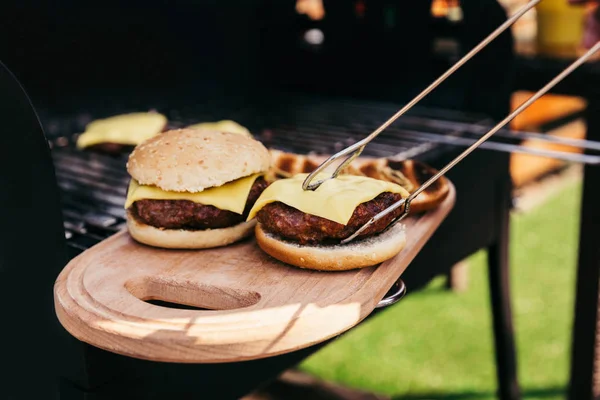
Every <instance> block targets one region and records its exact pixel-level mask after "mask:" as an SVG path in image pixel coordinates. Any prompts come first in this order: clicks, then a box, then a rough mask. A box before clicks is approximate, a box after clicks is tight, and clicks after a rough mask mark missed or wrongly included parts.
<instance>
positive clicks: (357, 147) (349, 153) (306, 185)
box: [302, 0, 600, 244]
mask: <svg viewBox="0 0 600 400" xmlns="http://www.w3.org/2000/svg"><path fill="white" fill-rule="evenodd" d="M539 2H540V0H534V1H531V2H529V3H528V4H526V5H525V6H524V7H522V8H521V9H520V10H519V11H518V12H517V13H515V14H514V15H513V16H512V17H511V18H509V19H508V20H507V21H506V22H505V23H504V24H503V25H501V26H500V27H499V28H498V29H496V30H495V31H494V32H492V33H491V34H490V35H489V36H488V37H487V38H485V39H484V40H483V41H482V42H481V43H479V44H478V45H477V46H476V47H475V48H473V50H471V51H470V52H469V53H468V54H467V55H465V56H464V57H463V58H462V59H461V60H459V61H458V62H457V63H456V64H454V65H453V66H452V67H451V68H450V69H449V70H448V71H446V72H445V73H444V74H443V75H442V76H440V77H439V78H438V79H437V80H436V81H435V82H433V83H432V84H431V85H430V86H429V87H427V88H426V89H425V90H424V91H423V92H421V93H420V94H419V95H418V96H417V97H415V98H414V99H413V100H412V101H411V102H410V103H408V104H407V105H406V106H404V107H403V108H402V109H401V110H400V111H398V112H397V113H396V114H395V115H393V116H392V117H391V118H390V119H389V120H387V121H386V122H385V123H384V124H382V125H381V126H380V127H379V128H377V129H376V130H375V131H374V132H373V133H371V134H370V135H369V136H367V137H366V138H364V139H363V140H361V141H359V142H357V143H355V144H353V145H351V146H349V147H347V148H345V149H344V150H342V151H340V152H338V153H336V154H334V155H333V156H331V157H329V158H328V159H327V160H325V161H324V162H323V163H322V164H321V165H320V166H319V167H317V168H316V169H315V170H314V171H313V172H312V173H311V174H309V175H308V176H307V177H306V179H305V180H304V182H303V184H302V188H303V189H304V190H316V189H317V188H318V187H319V186H320V185H321V184H322V183H323V182H325V181H327V180H329V179H335V178H336V177H337V176H338V175H339V174H340V172H341V171H342V170H343V169H344V168H345V167H347V166H348V165H349V164H350V163H351V162H352V161H353V160H354V159H355V158H356V157H358V156H359V155H360V154H361V153H362V151H363V150H364V148H365V147H366V145H367V144H369V142H371V140H373V139H374V138H375V137H377V135H379V133H381V132H382V131H383V130H384V129H385V128H387V127H388V126H389V125H390V124H391V123H392V122H394V121H395V120H396V119H397V118H398V117H400V116H401V115H403V114H404V113H406V112H407V111H408V110H410V109H411V108H412V107H413V106H414V105H415V104H416V103H418V102H419V101H420V100H421V99H423V98H424V97H425V96H427V94H429V93H430V92H431V91H432V90H433V89H435V88H436V87H437V86H438V85H439V84H440V83H441V82H443V81H444V80H445V79H446V78H448V77H449V76H450V75H451V74H452V73H454V72H455V71H456V70H457V69H458V68H460V67H461V66H462V65H463V64H464V63H465V62H467V61H468V60H469V59H470V58H471V57H473V56H474V55H475V54H477V53H478V52H479V51H480V50H481V49H482V48H484V47H485V46H486V45H487V44H489V43H490V42H491V41H492V40H494V39H495V38H496V37H497V36H498V35H500V34H501V33H502V32H503V31H504V30H506V29H507V28H508V27H509V26H511V25H512V24H513V23H514V22H515V21H516V20H517V19H518V18H519V17H521V16H522V15H523V14H525V13H526V12H527V11H528V10H529V9H531V8H532V7H533V6H535V5H536V4H537V3H539ZM598 50H600V42H598V43H596V44H595V45H594V46H593V47H592V48H590V49H589V50H588V51H587V52H586V53H585V54H584V55H582V56H581V57H580V58H578V59H577V60H576V61H574V62H573V63H572V64H571V65H569V66H568V67H567V68H565V69H564V70H563V71H562V72H561V73H560V74H558V75H557V76H556V77H554V79H552V80H551V81H550V82H548V83H547V84H546V85H545V86H544V87H543V88H542V89H540V90H539V91H538V92H536V93H535V94H534V95H532V96H531V97H530V98H529V99H527V100H526V101H525V102H523V103H522V104H521V105H520V106H519V107H518V108H517V109H515V110H514V111H513V112H512V113H510V114H509V115H508V116H507V117H506V118H504V119H503V120H502V121H501V122H499V123H498V124H497V125H496V126H494V127H493V128H492V129H490V130H489V131H488V132H487V133H486V134H485V135H483V136H481V137H480V138H479V139H478V140H477V141H475V142H474V143H473V144H472V145H470V146H469V147H468V148H467V149H466V150H465V151H463V152H462V153H461V154H460V155H458V156H457V157H456V158H455V159H454V160H452V161H451V162H450V163H448V164H447V165H446V166H445V167H443V168H442V169H441V170H440V171H439V172H438V173H437V174H435V175H434V176H432V177H431V178H430V179H429V180H427V181H426V182H425V183H423V184H422V185H421V186H420V187H418V188H417V189H416V190H415V191H414V192H413V193H411V194H410V195H409V196H408V197H407V198H405V199H402V200H400V201H398V202H396V203H394V204H393V205H391V206H390V207H388V208H386V209H385V210H383V211H382V212H380V213H379V214H377V215H375V216H374V217H372V218H371V219H370V220H369V221H368V222H367V223H366V224H364V225H363V226H362V227H360V228H359V229H358V230H357V231H356V232H354V233H353V234H352V235H351V236H349V237H348V238H346V239H344V240H342V242H341V243H342V244H344V243H348V242H350V241H352V240H354V239H356V238H357V237H358V236H359V235H360V234H361V233H362V232H363V231H364V230H365V229H367V228H368V227H369V226H371V225H372V224H373V223H375V222H376V221H378V220H380V219H381V218H383V217H385V216H386V215H388V214H390V213H391V212H393V211H395V210H397V209H398V208H400V207H402V206H404V210H403V212H402V214H400V215H399V216H398V217H397V218H395V219H394V220H393V221H392V222H391V223H390V224H389V225H388V227H387V229H389V228H390V227H391V226H392V225H394V224H395V223H397V222H399V221H401V220H402V219H404V218H405V217H406V216H407V215H408V213H409V212H410V203H411V201H412V200H414V199H415V198H416V197H417V196H418V195H419V194H421V193H422V192H423V191H424V190H425V189H427V188H428V187H429V186H430V185H431V184H432V183H434V182H435V181H436V180H438V179H439V178H440V177H442V176H443V175H444V174H445V173H446V172H448V171H449V170H450V169H451V168H452V167H454V166H455V165H456V164H458V163H459V162H460V161H462V160H463V159H464V158H465V157H466V156H468V155H469V154H470V153H471V152H472V151H473V150H475V149H476V148H478V147H479V146H480V145H481V144H482V143H484V142H485V141H486V140H487V139H488V138H490V137H491V136H492V135H493V134H495V133H496V132H498V131H499V130H501V129H502V128H503V127H504V126H505V125H506V124H508V123H509V122H510V121H512V120H513V119H514V118H515V117H516V116H517V115H519V114H520V113H521V112H523V110H525V109H526V108H527V107H529V106H530V105H531V104H532V103H533V102H535V101H536V100H538V99H539V98H540V97H541V96H543V95H544V94H546V93H547V92H548V91H549V90H550V89H552V88H553V87H554V86H555V85H556V84H558V83H559V82H560V81H562V80H563V79H564V78H565V77H567V76H568V75H569V74H571V73H572V72H573V71H574V70H575V69H577V68H578V67H579V66H581V65H582V64H583V63H584V62H586V61H587V60H588V59H589V58H590V57H591V56H592V55H594V54H595V53H596V52H597V51H598ZM342 157H346V158H345V159H344V160H343V161H342V163H341V164H340V165H339V166H338V167H337V168H336V169H335V171H334V172H333V173H332V174H331V175H330V176H328V177H326V178H324V179H320V180H319V181H317V182H315V183H311V182H312V180H313V179H315V178H316V177H317V175H319V174H320V173H321V172H322V171H323V170H324V169H325V168H327V167H328V166H330V165H331V164H332V163H333V162H334V161H336V160H338V159H340V158H342Z"/></svg>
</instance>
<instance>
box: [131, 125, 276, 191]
mask: <svg viewBox="0 0 600 400" xmlns="http://www.w3.org/2000/svg"><path fill="white" fill-rule="evenodd" d="M270 162H271V159H270V155H269V151H268V150H267V149H266V148H265V146H263V144H262V143H260V142H259V141H257V140H254V139H252V138H249V137H247V136H243V135H240V134H236V133H226V132H218V131H209V130H195V129H176V130H170V131H167V132H165V133H162V134H160V135H158V136H155V137H153V138H150V139H148V140H146V141H145V142H143V143H142V144H140V145H138V146H137V147H136V148H135V149H134V150H133V152H132V153H131V154H130V156H129V160H128V162H127V171H128V172H129V174H130V175H131V177H132V178H133V179H135V180H136V181H138V182H139V183H140V184H141V185H152V186H157V187H159V188H161V189H162V190H167V191H173V192H192V193H194V192H201V191H203V190H204V189H208V188H211V187H215V186H221V185H223V184H225V183H227V182H231V181H234V180H236V179H239V178H243V177H245V176H249V175H252V174H256V173H259V172H265V171H267V170H268V169H269V166H270Z"/></svg>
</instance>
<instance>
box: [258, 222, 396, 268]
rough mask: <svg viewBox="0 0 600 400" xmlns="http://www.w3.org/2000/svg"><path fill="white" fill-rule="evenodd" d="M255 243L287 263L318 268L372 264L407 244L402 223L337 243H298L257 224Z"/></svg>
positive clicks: (377, 262)
mask: <svg viewBox="0 0 600 400" xmlns="http://www.w3.org/2000/svg"><path fill="white" fill-rule="evenodd" d="M255 232H256V242H257V243H258V245H259V246H260V248H261V249H263V251H264V252H265V253H267V254H268V255H270V256H271V257H273V258H276V259H277V260H279V261H282V262H284V263H287V264H291V265H294V266H296V267H300V268H305V269H314V270H319V271H345V270H349V269H356V268H364V267H371V266H373V265H377V264H380V263H382V262H384V261H386V260H389V259H390V258H392V257H394V256H395V255H396V254H398V253H400V252H401V251H402V249H403V248H404V246H405V245H406V233H405V229H404V226H403V225H400V224H396V225H394V226H393V227H392V228H390V229H389V230H387V231H386V232H384V233H382V234H380V235H376V236H371V237H369V238H366V239H362V240H357V241H355V242H350V243H348V244H337V245H301V244H298V243H294V242H291V241H287V240H284V239H282V238H280V237H277V236H275V235H272V234H270V233H268V232H265V231H264V230H263V229H262V227H261V225H260V224H258V225H257V226H256V229H255Z"/></svg>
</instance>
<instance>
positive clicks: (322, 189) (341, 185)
mask: <svg viewBox="0 0 600 400" xmlns="http://www.w3.org/2000/svg"><path fill="white" fill-rule="evenodd" d="M307 176H308V174H298V175H296V176H294V177H292V178H288V179H280V180H278V181H275V182H273V183H272V184H270V185H269V186H268V187H267V188H266V189H265V191H264V192H262V194H261V195H260V197H259V198H258V200H256V203H254V206H253V207H252V209H251V210H250V214H249V215H248V220H250V219H252V218H254V216H255V215H256V213H258V211H260V209H262V208H263V207H264V206H266V205H267V204H269V203H274V202H277V201H279V202H281V203H284V204H287V205H288V206H290V207H293V208H296V209H298V210H300V211H302V212H304V213H306V214H312V215H316V216H317V217H321V218H326V219H328V220H331V221H334V222H337V223H339V224H342V225H346V224H347V223H348V221H349V220H350V218H351V217H352V213H354V209H356V207H357V206H358V205H359V204H361V203H364V202H366V201H370V200H373V199H374V198H375V197H377V196H378V195H380V194H381V193H383V192H392V193H399V194H401V195H402V197H403V198H405V197H408V195H409V193H408V192H407V191H406V189H404V188H403V187H402V186H400V185H397V184H395V183H392V182H386V181H381V180H378V179H373V178H368V177H366V176H356V175H340V176H338V177H337V178H335V179H331V180H328V181H326V182H324V183H323V184H321V186H319V188H318V189H317V190H314V191H310V190H306V191H305V190H303V189H302V182H303V181H304V179H305V178H306V177H307ZM323 177H324V176H321V177H317V179H315V180H314V181H313V182H316V181H317V180H318V179H323Z"/></svg>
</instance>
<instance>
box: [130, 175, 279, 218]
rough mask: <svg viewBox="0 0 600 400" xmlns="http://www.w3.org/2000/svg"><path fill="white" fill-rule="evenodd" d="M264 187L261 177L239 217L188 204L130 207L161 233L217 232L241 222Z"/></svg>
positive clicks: (157, 202) (138, 203) (139, 203)
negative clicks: (186, 231) (170, 230)
mask: <svg viewBox="0 0 600 400" xmlns="http://www.w3.org/2000/svg"><path fill="white" fill-rule="evenodd" d="M267 186H268V184H267V182H266V181H265V180H264V178H263V177H259V178H258V179H256V181H254V185H252V189H250V193H249V194H248V199H247V200H246V207H245V208H244V213H243V214H237V213H234V212H233V211H227V210H221V209H219V208H217V207H214V206H208V205H204V204H198V203H194V202H193V201H189V200H138V201H136V202H135V203H133V204H132V206H131V211H132V212H133V215H134V217H135V218H137V219H138V220H139V221H140V222H143V223H144V224H146V225H152V226H154V227H157V228H165V229H187V230H202V229H217V228H227V227H230V226H234V225H237V224H239V223H241V222H244V221H245V220H246V218H247V217H248V213H249V212H250V209H251V208H252V206H253V205H254V203H255V202H256V200H257V199H258V197H259V196H260V194H261V193H262V192H263V190H265V188H266V187H267Z"/></svg>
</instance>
